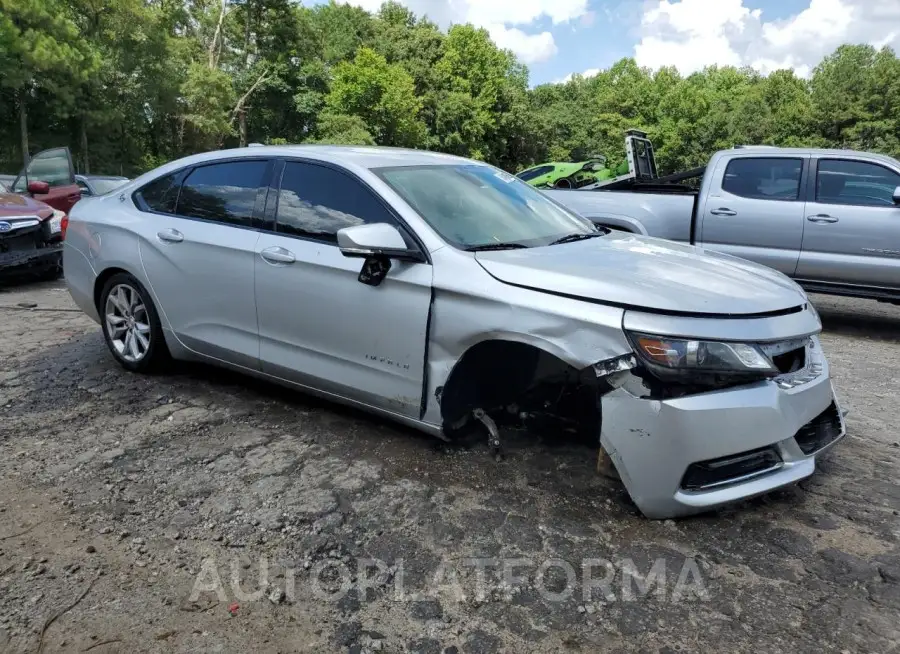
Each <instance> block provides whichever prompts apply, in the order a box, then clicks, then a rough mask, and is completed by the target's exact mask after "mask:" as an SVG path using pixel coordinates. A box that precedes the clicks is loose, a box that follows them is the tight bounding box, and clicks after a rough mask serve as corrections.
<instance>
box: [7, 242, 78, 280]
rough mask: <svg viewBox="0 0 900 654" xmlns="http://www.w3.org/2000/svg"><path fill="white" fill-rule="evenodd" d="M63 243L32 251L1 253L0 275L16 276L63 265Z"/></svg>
mask: <svg viewBox="0 0 900 654" xmlns="http://www.w3.org/2000/svg"><path fill="white" fill-rule="evenodd" d="M62 252H63V249H62V243H53V244H48V245H46V246H45V247H42V248H37V249H31V250H10V251H8V252H0V274H10V273H12V274H15V273H20V272H22V271H25V270H28V269H30V268H45V267H48V266H61V265H62Z"/></svg>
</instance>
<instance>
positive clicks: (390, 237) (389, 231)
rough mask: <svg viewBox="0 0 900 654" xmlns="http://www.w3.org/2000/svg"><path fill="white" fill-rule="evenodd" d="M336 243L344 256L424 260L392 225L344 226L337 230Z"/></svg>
mask: <svg viewBox="0 0 900 654" xmlns="http://www.w3.org/2000/svg"><path fill="white" fill-rule="evenodd" d="M337 244H338V247H339V248H340V249H341V254H343V255H344V256H345V257H359V258H363V259H367V258H369V257H383V258H385V259H400V260H401V261H417V262H423V261H425V257H423V256H422V253H421V252H419V251H418V250H414V249H410V248H409V247H407V245H406V241H404V240H403V235H402V234H400V230H398V229H397V228H396V227H394V226H393V225H388V224H387V223H372V224H369V225H355V226H353V227H344V228H343V229H339V230H338V232H337Z"/></svg>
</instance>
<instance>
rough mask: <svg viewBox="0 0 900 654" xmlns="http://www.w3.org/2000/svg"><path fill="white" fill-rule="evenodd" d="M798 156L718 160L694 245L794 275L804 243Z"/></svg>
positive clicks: (800, 169)
mask: <svg viewBox="0 0 900 654" xmlns="http://www.w3.org/2000/svg"><path fill="white" fill-rule="evenodd" d="M805 161H808V160H805V159H803V158H801V157H773V156H752V157H748V156H739V157H732V158H724V159H722V160H721V161H720V162H719V164H718V166H717V169H716V170H715V171H711V170H707V174H708V175H713V177H712V180H711V182H710V188H709V193H708V194H707V198H706V203H705V206H703V207H700V208H699V209H698V211H702V213H701V218H702V223H701V225H700V238H699V239H698V240H699V243H698V245H703V247H707V248H709V249H711V250H718V251H719V252H724V253H726V254H731V255H734V256H736V257H741V258H743V259H749V260H750V261H755V262H757V263H761V264H763V265H766V266H769V267H770V268H775V269H776V270H779V271H781V272H783V273H784V274H786V275H793V274H794V271H795V270H796V269H797V260H798V259H799V258H800V246H801V243H802V241H803V197H802V195H801V178H802V171H803V165H804V162H805Z"/></svg>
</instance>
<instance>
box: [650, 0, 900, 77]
mask: <svg viewBox="0 0 900 654" xmlns="http://www.w3.org/2000/svg"><path fill="white" fill-rule="evenodd" d="M748 4H751V5H752V4H753V2H752V0H653V2H652V3H650V4H649V7H648V9H647V10H646V11H645V12H644V15H643V18H642V20H641V26H640V33H641V39H640V41H639V42H638V44H637V45H636V46H635V49H634V53H635V59H636V60H637V62H638V64H640V65H641V66H648V67H650V68H659V67H661V66H669V65H674V66H676V67H677V68H678V69H679V70H681V71H682V72H684V73H691V72H694V71H697V70H699V69H701V68H703V67H704V66H708V65H712V64H717V65H720V66H725V65H727V66H752V67H753V68H756V69H758V70H760V71H761V72H763V73H769V72H771V71H773V70H776V69H778V68H792V69H794V70H795V71H796V72H797V74H799V75H803V76H808V75H809V74H810V73H811V72H812V69H813V67H814V66H815V65H816V64H817V63H819V61H821V60H822V58H823V57H824V56H825V55H827V54H829V53H831V52H832V51H833V50H834V49H835V48H836V47H837V46H839V45H841V44H843V43H870V44H872V45H875V46H876V47H881V46H884V45H891V46H893V47H894V48H900V0H809V6H808V7H807V8H806V9H804V10H803V11H801V12H800V13H798V14H796V15H795V16H792V17H790V18H787V19H785V20H770V21H767V20H766V17H765V14H764V12H763V11H761V10H759V9H751V8H750V7H749V6H747V5H748Z"/></svg>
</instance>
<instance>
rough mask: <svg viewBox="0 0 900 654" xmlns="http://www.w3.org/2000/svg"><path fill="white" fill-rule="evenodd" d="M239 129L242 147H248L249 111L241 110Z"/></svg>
mask: <svg viewBox="0 0 900 654" xmlns="http://www.w3.org/2000/svg"><path fill="white" fill-rule="evenodd" d="M238 128H239V132H240V136H241V147H242V148H246V147H247V110H246V109H241V113H239V114H238Z"/></svg>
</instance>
